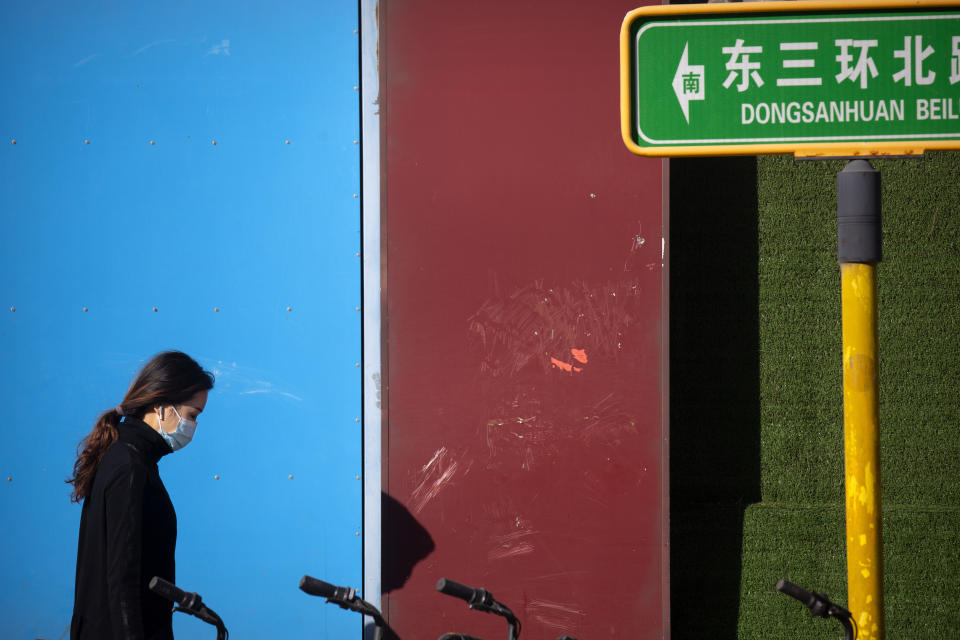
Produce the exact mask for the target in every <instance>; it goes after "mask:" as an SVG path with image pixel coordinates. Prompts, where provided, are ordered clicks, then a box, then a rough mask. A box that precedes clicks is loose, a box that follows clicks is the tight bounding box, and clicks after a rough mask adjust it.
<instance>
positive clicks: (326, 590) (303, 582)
mask: <svg viewBox="0 0 960 640" xmlns="http://www.w3.org/2000/svg"><path fill="white" fill-rule="evenodd" d="M300 591H303V592H304V593H308V594H310V595H311V596H317V597H320V598H327V599H330V600H352V599H353V598H354V596H355V595H356V594H357V591H356V589H351V588H350V587H338V586H336V585H332V584H330V583H329V582H324V581H323V580H317V579H316V578H314V577H312V576H303V577H302V578H300Z"/></svg>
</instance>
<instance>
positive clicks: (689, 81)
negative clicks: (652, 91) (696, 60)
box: [673, 42, 705, 124]
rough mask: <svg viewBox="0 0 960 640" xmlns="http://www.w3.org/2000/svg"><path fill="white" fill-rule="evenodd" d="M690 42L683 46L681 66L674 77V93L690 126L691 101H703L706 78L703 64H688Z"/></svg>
mask: <svg viewBox="0 0 960 640" xmlns="http://www.w3.org/2000/svg"><path fill="white" fill-rule="evenodd" d="M689 44H690V43H689V42H688V43H685V44H684V45H683V55H682V56H680V64H679V65H678V66H677V73H676V75H674V76H673V92H674V93H675V94H677V100H679V101H680V108H681V109H683V117H684V118H686V120H687V124H690V101H691V100H703V98H704V95H705V94H704V86H703V85H704V77H703V65H702V64H687V47H688V46H689Z"/></svg>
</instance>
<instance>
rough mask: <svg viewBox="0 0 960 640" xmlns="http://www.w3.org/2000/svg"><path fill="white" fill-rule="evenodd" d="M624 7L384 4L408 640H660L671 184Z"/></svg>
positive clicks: (395, 552) (394, 591)
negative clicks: (565, 639)
mask: <svg viewBox="0 0 960 640" xmlns="http://www.w3.org/2000/svg"><path fill="white" fill-rule="evenodd" d="M635 6H636V5H634V4H633V3H627V2H622V1H620V2H614V1H609V2H606V1H605V2H589V3H587V2H572V1H568V0H565V1H562V2H553V3H542V2H536V3H535V2H522V1H517V2H482V3H459V2H449V1H445V2H442V1H438V0H423V1H419V2H405V1H402V0H385V1H384V2H382V3H381V8H380V11H381V14H380V15H381V25H382V40H381V43H380V56H381V78H382V93H381V108H382V119H383V123H384V129H383V132H382V133H383V138H382V142H383V158H384V159H383V170H384V171H383V176H384V177H383V185H382V189H383V214H384V225H385V226H384V231H385V233H384V238H385V240H384V242H385V244H384V263H385V268H386V274H385V276H386V277H385V278H384V286H385V306H384V308H385V310H386V320H385V330H386V344H385V350H386V352H385V360H384V362H385V378H384V382H385V387H384V399H385V403H386V405H385V409H386V412H385V431H384V445H383V446H384V460H385V462H384V485H385V486H384V491H385V493H386V494H387V495H388V496H389V498H388V500H387V504H388V508H387V510H386V512H385V516H384V523H383V527H384V529H383V537H384V570H385V576H384V589H385V591H387V593H386V595H385V598H384V609H385V613H386V615H387V617H388V619H389V621H390V624H391V626H392V627H393V628H394V629H395V630H396V631H397V633H398V634H399V635H400V636H402V637H404V638H435V637H437V636H439V635H440V634H441V633H443V632H445V631H451V630H458V631H462V632H467V633H471V634H472V635H479V636H483V637H487V638H496V637H502V636H503V634H504V633H505V629H504V627H505V625H503V624H502V621H501V620H500V619H497V618H494V617H492V616H488V615H483V614H479V613H475V612H470V611H468V610H467V609H466V606H465V605H464V604H463V603H462V602H460V601H457V600H453V599H451V598H448V597H446V596H442V595H440V594H437V593H436V592H435V590H434V584H435V583H436V580H437V579H438V578H440V577H441V576H445V577H448V578H452V579H454V580H458V581H461V582H465V583H467V584H471V585H473V586H483V587H485V588H487V589H489V590H491V591H492V592H493V593H494V594H495V595H496V597H497V598H498V599H500V600H501V601H503V602H505V603H506V604H507V605H508V606H510V607H511V608H513V610H514V611H515V612H516V613H517V615H518V617H519V618H520V619H521V620H522V621H523V623H524V631H523V637H524V638H530V639H539V638H555V637H557V636H558V635H561V634H562V633H566V634H569V635H573V636H577V637H581V638H631V639H636V638H661V637H664V636H665V635H666V629H667V627H668V622H667V621H666V620H665V617H667V614H666V613H665V611H666V604H667V600H668V590H667V584H668V583H667V574H668V569H667V566H666V564H665V562H666V561H665V559H666V557H667V555H666V548H667V538H666V537H665V531H666V528H665V521H666V514H667V513H668V509H667V504H666V501H665V495H666V486H665V482H666V477H667V474H666V470H667V469H666V464H667V460H666V457H665V456H666V454H665V446H664V443H665V436H666V428H665V424H664V417H663V415H662V398H663V393H664V391H665V388H664V385H665V378H664V375H663V368H662V354H661V352H662V344H663V339H664V337H665V336H664V333H663V326H662V300H663V292H662V277H663V256H662V251H663V246H662V244H661V238H662V228H663V225H662V216H661V182H662V175H661V163H660V161H657V160H650V159H642V158H638V157H636V156H633V155H631V154H630V153H629V152H627V150H626V149H625V148H624V146H623V143H622V142H621V140H620V134H619V116H618V104H619V103H618V68H617V65H618V33H619V27H620V21H621V20H622V18H623V15H624V14H625V13H626V12H627V11H629V10H630V9H633V8H635Z"/></svg>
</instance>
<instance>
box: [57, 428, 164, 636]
mask: <svg viewBox="0 0 960 640" xmlns="http://www.w3.org/2000/svg"><path fill="white" fill-rule="evenodd" d="M118 431H119V432H120V439H119V440H118V441H117V442H114V443H113V444H111V445H110V446H109V447H107V450H106V452H105V453H104V455H103V459H102V460H101V461H100V466H99V467H97V472H96V475H95V476H94V479H93V486H92V487H91V489H90V493H89V495H87V497H86V499H85V500H84V501H83V512H82V514H81V516H80V541H79V544H78V546H77V581H76V591H75V594H74V601H73V620H72V622H71V623H70V638H71V639H72V640H170V639H171V638H173V630H172V626H171V623H172V613H171V609H172V604H171V603H170V601H169V600H164V599H162V598H160V597H159V596H157V595H154V594H153V592H151V591H150V590H149V589H148V587H147V584H148V583H149V581H150V578H152V577H153V576H160V577H161V578H164V579H165V580H169V581H170V582H175V580H174V578H175V575H174V560H173V557H174V550H175V548H176V545H177V514H176V512H174V510H173V503H171V502H170V496H168V495H167V490H166V489H165V488H164V486H163V482H162V481H161V480H160V474H159V472H158V470H157V461H158V460H160V458H161V457H163V456H164V455H166V454H168V453H170V451H171V449H170V446H169V445H168V444H167V443H166V441H164V439H163V438H161V437H160V435H159V434H158V433H157V432H156V431H154V430H153V429H152V428H151V427H150V426H149V425H148V424H146V423H145V422H142V421H141V420H138V419H136V418H129V417H128V418H126V420H125V421H124V422H121V423H120V425H119V426H118Z"/></svg>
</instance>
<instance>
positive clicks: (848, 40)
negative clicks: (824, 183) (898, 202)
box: [620, 0, 960, 157]
mask: <svg viewBox="0 0 960 640" xmlns="http://www.w3.org/2000/svg"><path fill="white" fill-rule="evenodd" d="M620 39H621V54H620V75H621V107H620V108H621V129H622V134H623V139H624V142H625V143H626V145H627V147H628V148H630V150H631V151H633V152H635V153H638V154H641V155H649V156H683V155H740V154H760V153H794V154H796V155H798V156H822V157H827V156H882V155H914V154H922V153H923V152H924V151H926V150H932V149H960V2H958V1H956V0H951V1H949V2H948V1H943V0H927V1H923V0H920V1H919V2H913V3H910V4H907V3H906V2H903V1H902V0H894V1H891V2H871V3H851V2H844V3H838V2H802V1H801V2H756V3H746V4H744V3H737V4H701V5H670V6H651V7H644V8H642V9H637V10H636V11H632V12H630V13H629V14H627V16H626V18H625V19H624V22H623V27H622V29H621V34H620Z"/></svg>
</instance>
